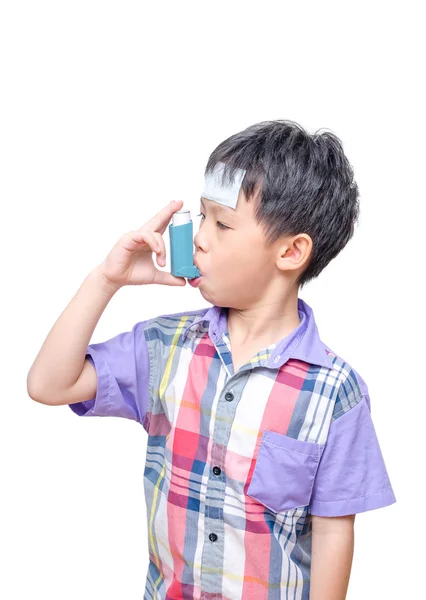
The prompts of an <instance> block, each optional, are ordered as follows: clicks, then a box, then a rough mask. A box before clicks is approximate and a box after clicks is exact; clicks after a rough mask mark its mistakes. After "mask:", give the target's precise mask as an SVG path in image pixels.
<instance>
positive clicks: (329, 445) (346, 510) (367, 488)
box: [310, 395, 396, 517]
mask: <svg viewBox="0 0 426 600" xmlns="http://www.w3.org/2000/svg"><path fill="white" fill-rule="evenodd" d="M394 502H396V498H395V495H394V492H393V490H392V486H391V483H390V481H389V477H388V473H387V471H386V466H385V463H384V460H383V456H382V452H381V450H380V445H379V441H378V439H377V435H376V432H375V429H374V425H373V421H372V419H371V414H370V403H369V398H368V396H367V395H363V396H362V398H361V399H360V400H359V401H358V403H357V404H356V406H354V407H353V408H350V409H349V410H347V412H345V413H344V414H343V415H342V416H340V417H338V418H337V419H335V420H333V421H332V422H331V425H330V429H329V433H328V438H327V442H326V445H325V448H324V450H323V453H322V456H321V459H320V463H319V466H318V471H317V474H316V478H315V481H314V487H313V491H312V496H311V503H310V511H311V514H312V515H316V516H320V517H340V516H343V515H350V514H355V513H360V512H364V511H367V510H373V509H375V508H381V507H383V506H388V505H389V504H393V503H394Z"/></svg>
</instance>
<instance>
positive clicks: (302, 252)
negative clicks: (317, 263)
mask: <svg viewBox="0 0 426 600" xmlns="http://www.w3.org/2000/svg"><path fill="white" fill-rule="evenodd" d="M312 247H313V243H312V238H311V237H310V236H309V235H308V234H307V233H298V234H297V235H295V236H293V237H287V238H286V241H285V243H284V244H282V245H281V246H280V247H279V256H278V259H277V267H278V268H279V269H282V270H283V271H296V270H301V269H303V268H304V267H305V266H306V263H307V262H308V260H309V258H310V256H311V253H312Z"/></svg>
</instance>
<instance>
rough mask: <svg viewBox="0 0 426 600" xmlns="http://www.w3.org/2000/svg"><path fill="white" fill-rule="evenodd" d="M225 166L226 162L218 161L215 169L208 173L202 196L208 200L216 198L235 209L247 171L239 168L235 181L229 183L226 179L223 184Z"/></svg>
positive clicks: (216, 200) (217, 200)
mask: <svg viewBox="0 0 426 600" xmlns="http://www.w3.org/2000/svg"><path fill="white" fill-rule="evenodd" d="M224 168H225V163H223V162H218V163H217V164H216V166H215V168H214V169H213V171H212V172H211V173H209V174H208V175H206V177H205V180H204V189H203V193H202V194H201V196H202V197H203V198H207V199H208V200H214V202H218V203H219V204H224V205H225V206H229V207H230V208H233V209H234V210H235V208H236V206H237V200H238V194H239V191H240V188H241V183H242V181H243V179H244V175H245V174H246V171H245V170H244V169H237V170H236V172H235V176H234V182H233V183H229V182H227V181H225V183H223V184H222V177H223V171H224Z"/></svg>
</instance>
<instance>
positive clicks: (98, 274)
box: [89, 266, 121, 296]
mask: <svg viewBox="0 0 426 600" xmlns="http://www.w3.org/2000/svg"><path fill="white" fill-rule="evenodd" d="M89 277H91V278H92V279H94V280H96V281H97V282H98V284H99V285H100V286H101V289H102V290H103V291H104V292H105V293H106V294H108V295H110V296H113V295H114V294H115V293H116V292H118V290H119V289H120V288H121V285H120V284H118V283H114V282H112V281H110V280H109V279H108V278H107V277H106V276H105V274H104V272H103V271H102V268H101V267H100V266H98V267H96V268H95V269H93V271H92V272H91V273H90V274H89Z"/></svg>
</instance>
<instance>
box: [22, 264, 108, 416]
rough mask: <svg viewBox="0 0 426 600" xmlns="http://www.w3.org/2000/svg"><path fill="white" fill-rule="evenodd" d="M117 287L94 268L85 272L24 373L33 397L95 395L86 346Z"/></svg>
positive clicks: (62, 400) (60, 399) (53, 400)
mask: <svg viewBox="0 0 426 600" xmlns="http://www.w3.org/2000/svg"><path fill="white" fill-rule="evenodd" d="M118 289H119V286H114V285H112V284H111V283H110V282H109V281H107V280H106V279H105V278H104V277H103V275H102V273H101V272H100V271H99V269H98V268H95V269H94V270H93V271H91V272H90V273H89V275H88V276H87V277H86V279H85V280H84V282H83V284H82V285H81V287H80V289H79V290H78V291H77V293H76V294H75V296H74V297H73V298H72V300H71V302H70V303H69V304H68V306H67V307H66V308H65V310H64V311H63V313H62V314H61V315H60V317H59V318H58V320H57V321H56V323H55V324H54V326H53V327H52V329H51V331H50V332H49V334H48V336H47V338H46V340H45V341H44V344H43V346H42V347H41V349H40V351H39V353H38V355H37V357H36V359H35V361H34V363H33V365H32V367H31V369H30V371H29V373H28V376H27V390H28V394H29V396H30V397H31V398H32V399H33V400H36V401H37V402H41V403H42V404H50V405H54V404H55V405H61V404H69V403H74V402H79V401H83V400H88V399H89V398H93V397H94V396H95V394H96V388H97V376H96V371H95V369H94V367H93V366H92V364H91V363H90V362H89V361H88V360H87V359H86V348H87V345H88V344H89V341H90V338H91V337H92V334H93V331H94V329H95V327H96V324H97V323H98V321H99V319H100V317H101V315H102V313H103V312H104V310H105V308H106V306H107V305H108V303H109V301H110V300H111V298H112V297H113V296H114V294H115V292H116V291H117V290H118Z"/></svg>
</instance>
